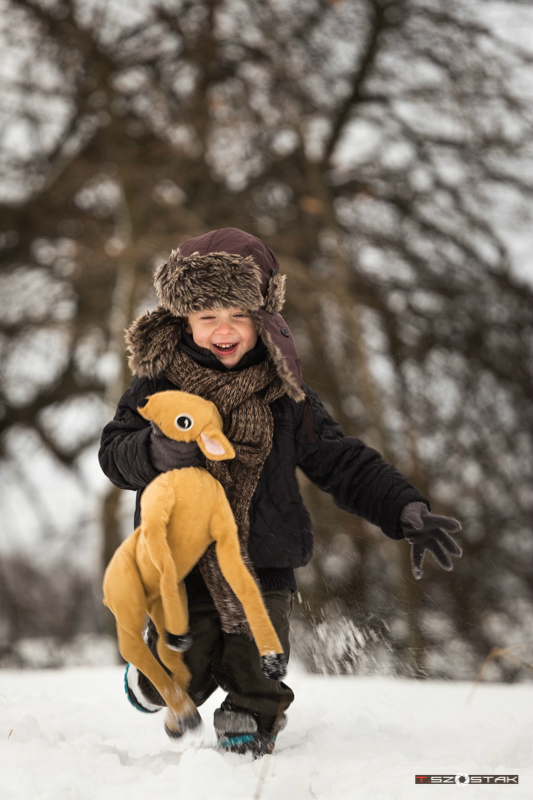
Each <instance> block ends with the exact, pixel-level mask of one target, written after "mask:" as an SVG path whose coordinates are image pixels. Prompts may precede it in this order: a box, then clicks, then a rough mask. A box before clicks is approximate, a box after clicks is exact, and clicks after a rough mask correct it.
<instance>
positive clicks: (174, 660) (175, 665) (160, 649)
mask: <svg viewBox="0 0 533 800" xmlns="http://www.w3.org/2000/svg"><path fill="white" fill-rule="evenodd" d="M181 588H183V591H184V593H185V587H181ZM186 600H187V598H186V596H185V602H186ZM148 613H149V614H150V617H151V618H152V621H153V623H154V625H155V627H156V629H157V632H158V634H159V638H158V641H157V654H158V655H159V658H160V659H161V661H162V662H163V664H164V665H165V667H167V668H168V669H169V670H170V671H171V673H172V677H173V680H174V682H175V683H177V685H178V686H181V688H182V689H187V686H188V685H189V681H190V679H191V674H190V672H189V670H188V669H187V667H186V665H185V662H184V660H183V656H182V654H181V652H179V651H177V650H171V649H170V647H167V645H166V644H165V632H166V631H165V617H164V614H163V605H162V603H161V598H159V597H158V598H157V599H156V600H154V602H153V604H152V605H151V607H150V609H149V611H148Z"/></svg>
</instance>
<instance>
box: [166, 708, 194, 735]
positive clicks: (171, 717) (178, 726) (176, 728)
mask: <svg viewBox="0 0 533 800" xmlns="http://www.w3.org/2000/svg"><path fill="white" fill-rule="evenodd" d="M201 724H202V718H201V716H200V714H199V713H198V711H197V710H196V709H195V711H194V714H193V715H192V716H191V717H185V718H182V717H177V716H176V715H175V714H174V712H173V711H171V710H170V709H169V710H168V711H167V716H166V719H165V733H166V735H167V736H169V737H170V738H171V739H180V738H181V737H182V736H183V734H184V733H187V731H193V730H195V729H196V728H198V727H199V726H200V725H201Z"/></svg>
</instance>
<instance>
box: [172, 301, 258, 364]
mask: <svg viewBox="0 0 533 800" xmlns="http://www.w3.org/2000/svg"><path fill="white" fill-rule="evenodd" d="M188 321H189V324H188V325H187V328H186V330H187V333H190V334H191V336H192V338H193V339H194V341H195V343H196V344H197V345H198V347H204V348H206V349H207V350H211V352H212V353H214V354H215V355H216V357H217V358H218V359H220V361H222V363H223V364H224V365H225V366H226V367H234V366H235V365H236V364H238V363H239V361H240V360H241V358H242V357H243V355H244V354H245V353H247V352H248V350H252V348H254V347H255V345H256V344H257V330H256V328H255V323H254V321H253V320H252V318H251V316H250V314H249V313H248V312H247V311H243V309H242V308H234V307H231V308H205V309H203V310H202V311H195V312H194V313H193V314H189V317H188Z"/></svg>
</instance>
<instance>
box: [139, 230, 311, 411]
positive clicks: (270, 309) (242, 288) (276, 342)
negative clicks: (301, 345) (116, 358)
mask: <svg viewBox="0 0 533 800" xmlns="http://www.w3.org/2000/svg"><path fill="white" fill-rule="evenodd" d="M285 281H286V276H285V275H282V274H281V272H280V265H279V262H278V260H277V258H276V256H275V255H274V253H273V252H272V250H271V249H270V248H269V247H267V246H266V245H265V244H264V243H263V242H262V241H261V240H260V239H258V238H257V237H255V236H252V235H251V234H249V233H246V232H245V231H241V230H239V229H237V228H222V229H220V230H215V231H210V232H209V233H206V234H204V235H203V236H197V237H195V238H193V239H188V240H187V241H185V242H183V243H182V244H181V245H180V246H179V247H178V248H177V249H176V250H173V251H172V252H171V254H170V258H169V259H168V261H167V262H166V263H165V264H162V265H161V266H160V267H158V269H157V270H156V273H155V278H154V284H155V289H156V292H157V296H158V299H159V303H160V305H159V307H158V308H156V309H155V311H152V312H150V313H148V314H144V315H143V316H142V317H140V318H139V319H138V320H136V321H135V322H134V323H133V325H132V326H131V327H130V329H129V330H128V331H127V334H126V342H127V344H128V347H129V350H130V359H129V364H130V367H131V369H132V372H133V373H134V374H137V375H148V376H149V377H153V376H155V375H156V374H157V373H159V372H164V371H165V368H166V366H168V365H169V364H170V361H171V359H172V354H173V352H174V349H175V347H176V344H177V342H178V341H179V339H180V337H181V333H182V331H183V330H184V328H185V325H186V320H187V317H188V315H189V314H191V313H193V312H195V311H200V310H201V309H203V308H217V307H218V308H221V307H228V306H235V307H237V308H243V309H246V310H247V311H250V312H251V313H252V316H253V318H254V321H255V323H256V325H257V330H258V333H259V336H260V337H261V339H262V340H263V342H264V344H265V345H266V347H267V349H268V351H269V353H270V355H271V357H272V360H273V362H274V364H275V366H276V370H277V372H278V375H279V377H280V378H281V380H282V381H283V384H284V386H285V388H286V391H287V394H288V395H289V396H290V397H292V398H293V399H294V400H302V399H303V397H304V395H303V391H302V371H301V363H300V359H299V357H298V353H297V351H296V345H295V343H294V339H293V336H292V333H291V331H290V329H289V327H288V325H287V323H286V322H285V320H284V319H283V317H282V316H281V314H280V312H281V310H282V308H283V304H284V302H285Z"/></svg>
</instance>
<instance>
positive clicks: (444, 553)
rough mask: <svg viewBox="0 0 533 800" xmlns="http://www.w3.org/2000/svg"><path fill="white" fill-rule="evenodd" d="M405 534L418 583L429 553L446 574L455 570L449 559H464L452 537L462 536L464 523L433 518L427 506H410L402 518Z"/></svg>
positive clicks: (417, 504)
mask: <svg viewBox="0 0 533 800" xmlns="http://www.w3.org/2000/svg"><path fill="white" fill-rule="evenodd" d="M400 525H401V527H402V532H403V535H404V536H405V538H406V539H407V541H408V542H409V544H410V545H411V569H412V570H413V575H414V576H415V578H416V579H417V580H419V579H420V578H421V577H422V562H423V561H424V555H425V552H426V550H429V552H430V553H431V555H432V556H433V558H434V559H435V561H436V562H437V564H438V565H439V567H442V569H445V570H446V571H447V572H449V571H450V570H452V569H453V562H452V559H451V558H450V556H455V558H460V557H461V556H462V555H463V551H462V549H461V548H460V547H459V545H458V544H457V542H456V541H455V539H453V538H452V537H451V535H450V534H452V533H459V531H460V530H461V523H460V522H458V520H456V519H452V517H441V516H438V515H437V514H432V513H431V511H430V510H429V509H428V507H427V506H426V504H425V503H418V502H416V503H409V504H408V505H406V506H405V508H404V509H403V511H402V513H401V515H400Z"/></svg>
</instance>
